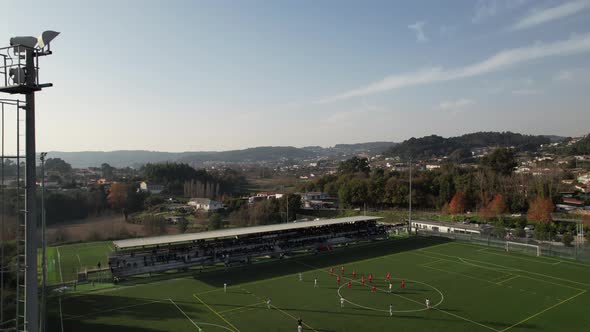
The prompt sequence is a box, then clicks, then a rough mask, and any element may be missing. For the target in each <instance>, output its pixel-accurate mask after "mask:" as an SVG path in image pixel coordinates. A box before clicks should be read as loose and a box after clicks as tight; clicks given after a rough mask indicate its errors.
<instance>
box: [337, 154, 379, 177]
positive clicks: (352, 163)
mask: <svg viewBox="0 0 590 332" xmlns="http://www.w3.org/2000/svg"><path fill="white" fill-rule="evenodd" d="M370 171H371V167H370V166H369V160H368V159H367V158H359V157H356V156H355V157H352V158H350V159H348V160H345V161H343V162H341V163H340V166H338V173H341V174H351V173H365V174H369V172H370Z"/></svg>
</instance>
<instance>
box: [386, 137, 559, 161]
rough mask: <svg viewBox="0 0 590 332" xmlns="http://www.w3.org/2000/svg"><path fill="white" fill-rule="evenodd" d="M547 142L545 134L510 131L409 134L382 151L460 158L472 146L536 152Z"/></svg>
mask: <svg viewBox="0 0 590 332" xmlns="http://www.w3.org/2000/svg"><path fill="white" fill-rule="evenodd" d="M550 142H551V139H550V138H549V137H545V136H533V135H522V134H517V133H512V132H477V133H471V134H465V135H461V136H457V137H449V138H444V137H442V136H437V135H430V136H425V137H421V138H414V137H412V138H410V139H409V140H406V141H404V142H402V143H400V144H399V145H396V146H394V147H392V148H391V149H389V150H388V151H387V153H386V154H387V155H390V156H400V157H403V158H408V157H412V158H429V157H433V156H437V157H440V156H452V158H453V159H462V158H466V157H468V156H470V155H471V150H472V149H475V148H483V147H487V146H500V147H509V146H513V147H514V148H516V149H517V150H518V151H536V150H537V149H538V148H539V146H540V145H541V144H547V143H550Z"/></svg>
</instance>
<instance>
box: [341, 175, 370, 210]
mask: <svg viewBox="0 0 590 332" xmlns="http://www.w3.org/2000/svg"><path fill="white" fill-rule="evenodd" d="M368 193H369V191H368V187H367V182H366V181H365V180H364V179H359V178H353V179H352V180H350V181H348V182H346V183H344V184H343V185H342V186H340V189H338V197H339V198H340V202H341V203H342V204H344V205H345V206H361V205H364V204H365V203H366V202H367V198H368Z"/></svg>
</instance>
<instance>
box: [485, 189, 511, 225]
mask: <svg viewBox="0 0 590 332" xmlns="http://www.w3.org/2000/svg"><path fill="white" fill-rule="evenodd" d="M504 212H506V203H504V197H503V196H502V194H499V193H498V194H496V195H495V196H494V198H493V199H492V200H491V201H490V202H489V203H488V204H486V205H485V206H483V207H482V208H481V209H480V211H479V213H480V215H481V216H482V217H483V218H484V219H486V220H492V219H494V218H498V219H499V220H500V217H501V216H502V214H503V213H504Z"/></svg>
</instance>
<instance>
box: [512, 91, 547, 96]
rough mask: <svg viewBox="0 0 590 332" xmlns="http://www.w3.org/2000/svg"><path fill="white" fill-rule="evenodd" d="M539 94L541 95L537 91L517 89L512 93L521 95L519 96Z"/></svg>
mask: <svg viewBox="0 0 590 332" xmlns="http://www.w3.org/2000/svg"><path fill="white" fill-rule="evenodd" d="M539 93H541V91H539V90H537V89H518V90H513V91H512V94H513V95H521V96H530V95H538V94H539Z"/></svg>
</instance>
